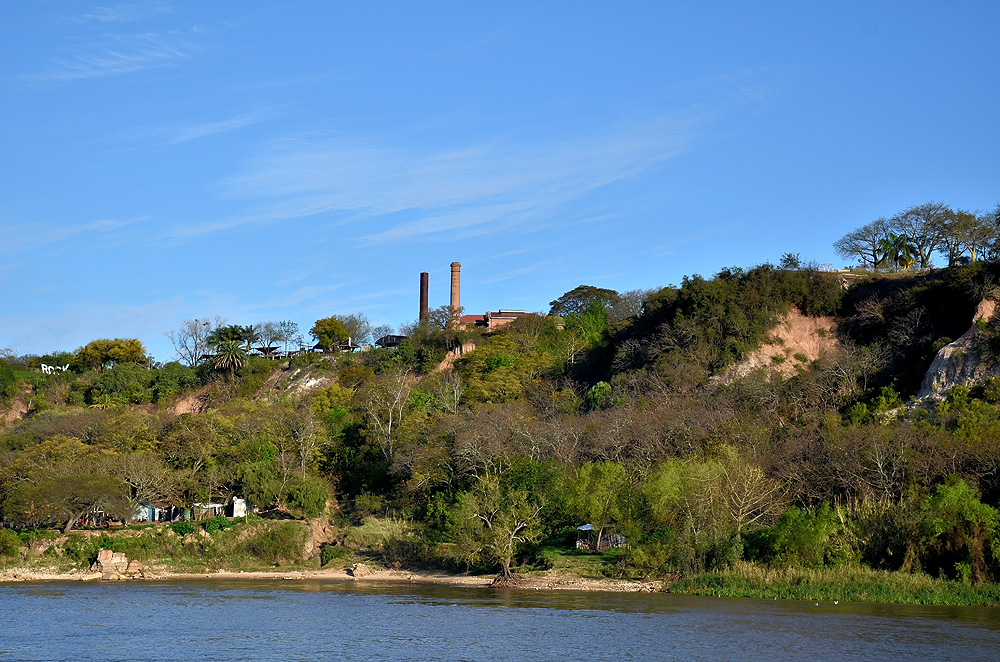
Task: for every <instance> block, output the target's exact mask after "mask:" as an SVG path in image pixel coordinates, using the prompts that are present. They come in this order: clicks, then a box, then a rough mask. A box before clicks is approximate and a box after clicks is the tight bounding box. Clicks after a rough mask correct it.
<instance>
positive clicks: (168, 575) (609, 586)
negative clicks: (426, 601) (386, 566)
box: [0, 568, 663, 592]
mask: <svg viewBox="0 0 1000 662" xmlns="http://www.w3.org/2000/svg"><path fill="white" fill-rule="evenodd" d="M192 579H198V580H206V579H224V580H236V581H239V580H253V581H262V580H274V581H295V580H306V579H308V580H313V581H316V580H318V581H349V582H364V583H367V584H379V583H393V584H398V583H419V584H437V585H441V586H458V587H464V588H491V582H492V580H493V576H492V575H449V574H445V573H437V572H429V571H423V570H414V571H408V570H376V571H374V572H372V574H369V575H366V576H363V577H354V576H352V575H351V574H350V573H349V572H348V571H346V570H342V569H322V570H289V571H273V572H271V571H235V572H234V571H227V570H220V571H217V572H211V573H175V572H167V571H162V570H159V569H156V568H152V569H150V570H149V571H146V572H144V573H143V575H142V576H135V577H116V578H115V579H113V580H109V579H107V576H106V575H102V574H101V573H99V572H89V571H82V570H81V571H72V572H56V571H51V572H49V571H45V570H43V569H37V568H31V569H29V568H10V569H8V570H6V571H4V572H3V573H0V582H3V583H8V582H48V581H151V580H155V581H185V580H192ZM518 579H519V580H518V583H517V586H515V587H514V588H516V589H518V590H557V591H615V592H640V591H647V592H649V591H660V590H662V589H663V585H662V582H637V581H625V580H614V579H591V578H585V577H575V576H572V575H567V574H564V573H553V572H547V573H532V574H530V575H520V576H519V578H518Z"/></svg>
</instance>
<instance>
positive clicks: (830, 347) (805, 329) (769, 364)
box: [724, 308, 840, 379]
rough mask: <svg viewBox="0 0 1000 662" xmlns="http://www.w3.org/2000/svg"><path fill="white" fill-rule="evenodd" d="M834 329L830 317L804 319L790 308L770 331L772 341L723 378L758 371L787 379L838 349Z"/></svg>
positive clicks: (806, 317) (833, 321) (838, 343)
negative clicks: (772, 373)
mask: <svg viewBox="0 0 1000 662" xmlns="http://www.w3.org/2000/svg"><path fill="white" fill-rule="evenodd" d="M836 330H837V323H836V320H835V319H834V318H833V317H808V316H806V315H803V314H802V313H801V312H800V311H799V310H798V309H796V308H792V309H791V310H790V311H789V312H788V314H787V315H785V316H784V317H782V319H781V321H779V322H778V325H777V326H776V327H774V329H773V330H772V332H771V335H772V338H773V342H771V343H768V344H766V345H762V346H761V347H759V348H757V349H755V350H754V351H752V352H750V354H749V355H748V356H747V357H746V358H745V359H743V360H742V361H740V362H739V363H737V364H735V365H734V366H732V367H731V368H729V370H727V371H726V374H725V376H724V379H732V378H735V377H745V376H746V375H749V374H750V373H752V372H754V371H755V370H758V369H760V368H768V369H769V370H771V371H772V372H775V373H777V374H780V375H781V376H782V377H785V378H788V377H791V376H793V375H795V374H796V373H797V372H798V369H799V368H805V367H806V365H807V364H808V363H810V362H812V361H815V360H816V359H818V358H820V357H821V356H823V355H825V354H829V353H832V352H835V351H837V350H838V349H839V348H840V342H839V341H838V340H837V335H836Z"/></svg>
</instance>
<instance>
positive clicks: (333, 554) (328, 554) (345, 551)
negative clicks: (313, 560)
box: [319, 545, 354, 568]
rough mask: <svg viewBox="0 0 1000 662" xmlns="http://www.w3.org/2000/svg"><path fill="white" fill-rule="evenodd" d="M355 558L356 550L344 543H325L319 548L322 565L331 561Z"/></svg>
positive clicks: (324, 565)
mask: <svg viewBox="0 0 1000 662" xmlns="http://www.w3.org/2000/svg"><path fill="white" fill-rule="evenodd" d="M353 558H354V552H353V551H352V550H350V549H349V548H347V547H345V546H343V545H323V546H322V547H320V550H319V561H320V565H321V566H322V567H324V568H325V567H326V566H328V565H330V564H331V563H336V562H338V561H339V562H343V561H348V560H350V559H353Z"/></svg>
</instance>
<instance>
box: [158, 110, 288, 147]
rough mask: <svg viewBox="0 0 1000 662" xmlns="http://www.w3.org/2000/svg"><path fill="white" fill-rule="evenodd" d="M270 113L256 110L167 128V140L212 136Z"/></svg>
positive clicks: (259, 121)
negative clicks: (220, 118)
mask: <svg viewBox="0 0 1000 662" xmlns="http://www.w3.org/2000/svg"><path fill="white" fill-rule="evenodd" d="M270 115H271V114H270V113H269V112H268V111H266V110H256V111H251V112H249V113H243V114H241V115H236V116H235V117H230V118H227V119H223V120H219V121H216V122H205V123H203V124H193V125H190V126H185V127H177V128H175V129H172V130H168V135H170V134H172V135H170V138H169V140H170V142H172V143H174V144H177V143H184V142H188V141H189V140H195V139H197V138H205V137H207V136H214V135H216V134H219V133H226V132H227V131H235V130H237V129H243V128H246V127H248V126H252V125H254V124H259V123H261V122H264V121H265V120H267V119H268V118H269V117H270Z"/></svg>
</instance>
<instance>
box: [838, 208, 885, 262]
mask: <svg viewBox="0 0 1000 662" xmlns="http://www.w3.org/2000/svg"><path fill="white" fill-rule="evenodd" d="M888 236H889V221H887V220H886V219H884V218H879V219H876V220H874V221H872V222H871V223H868V224H867V225H863V226H861V227H860V228H858V229H856V230H851V231H850V232H848V233H847V234H845V235H844V236H843V237H841V238H840V239H838V240H837V241H835V242H834V244H833V249H834V250H835V251H837V254H838V255H840V256H841V257H843V258H845V259H850V258H857V259H858V262H860V263H861V266H863V267H866V268H868V269H876V268H878V267H879V266H881V264H882V262H883V261H884V257H885V256H884V252H883V250H882V245H883V242H884V240H885V239H886V237H888Z"/></svg>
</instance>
